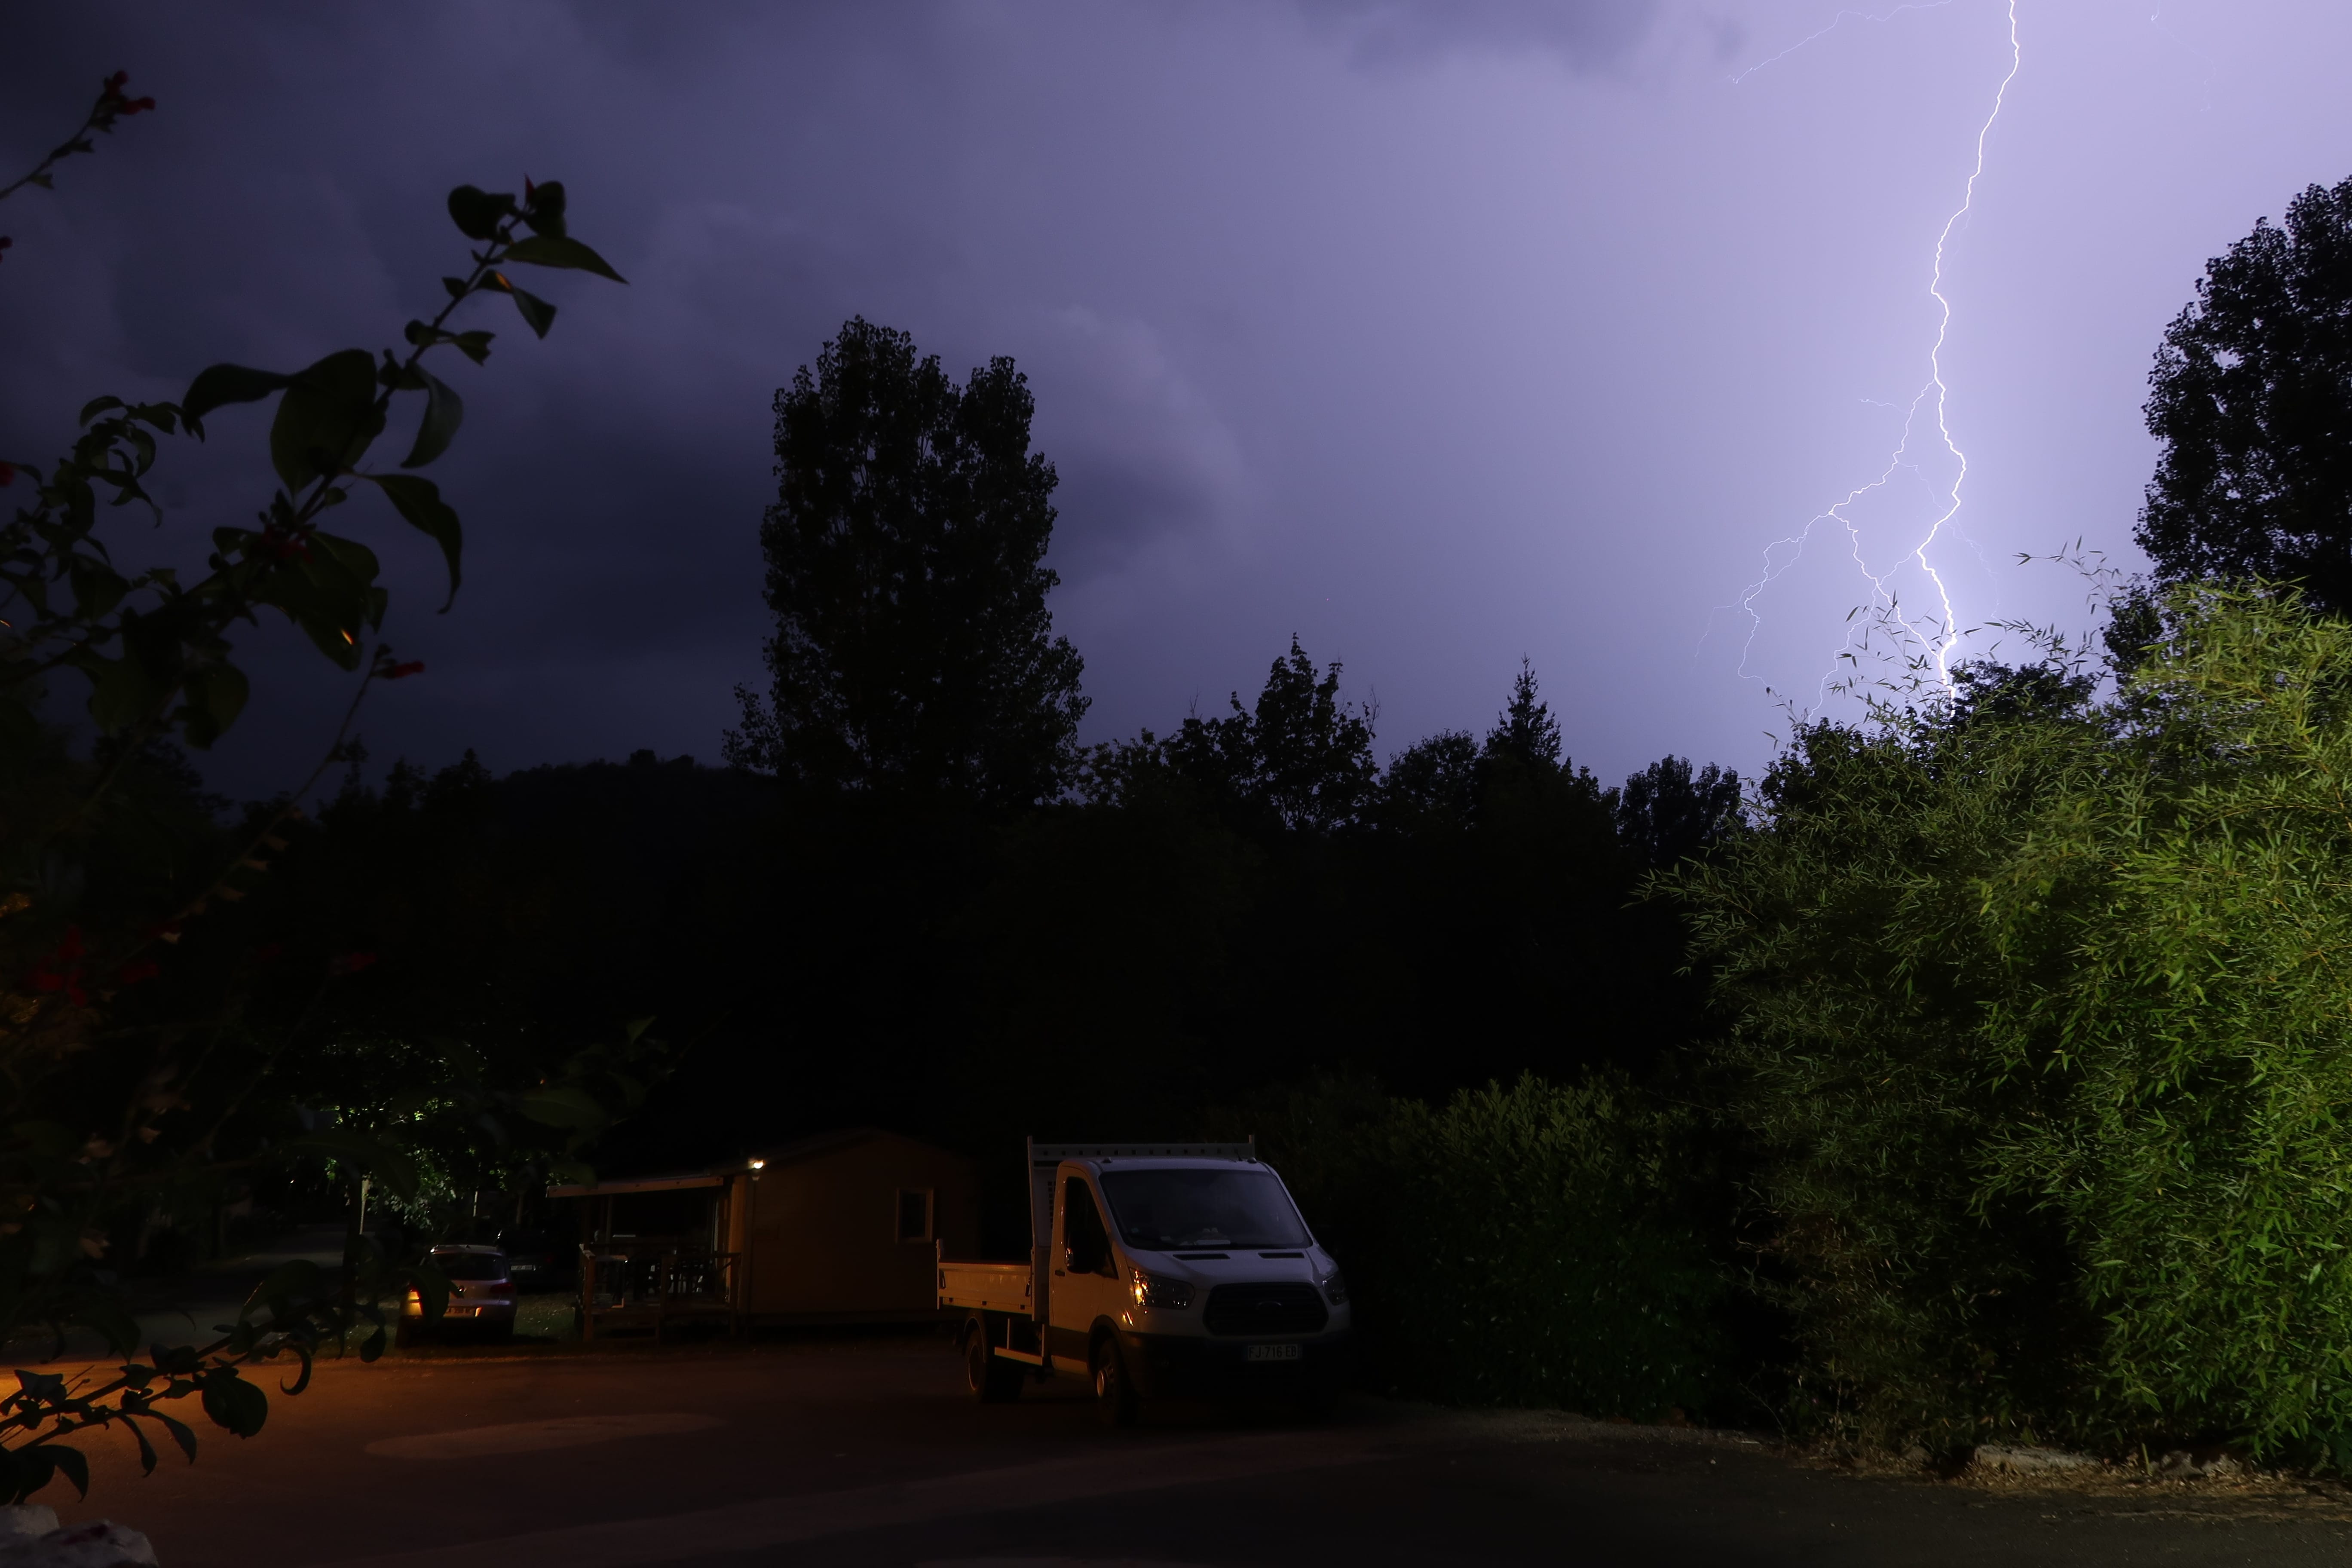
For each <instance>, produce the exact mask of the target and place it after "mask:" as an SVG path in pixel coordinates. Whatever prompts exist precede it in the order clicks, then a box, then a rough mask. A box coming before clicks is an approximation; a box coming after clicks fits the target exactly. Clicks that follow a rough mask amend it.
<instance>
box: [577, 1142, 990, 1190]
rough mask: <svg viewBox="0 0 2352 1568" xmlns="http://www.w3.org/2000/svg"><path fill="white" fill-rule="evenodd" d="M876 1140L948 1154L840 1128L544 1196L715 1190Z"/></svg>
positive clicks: (919, 1143)
mask: <svg viewBox="0 0 2352 1568" xmlns="http://www.w3.org/2000/svg"><path fill="white" fill-rule="evenodd" d="M877 1138H887V1139H889V1140H891V1141H892V1142H898V1143H911V1144H914V1145H915V1146H916V1147H917V1148H921V1149H933V1150H936V1152H940V1153H945V1152H948V1151H946V1150H940V1149H938V1148H937V1145H935V1144H929V1143H925V1142H923V1141H922V1140H921V1139H919V1138H909V1137H908V1136H907V1135H906V1134H905V1133H903V1132H892V1131H888V1130H887V1128H881V1127H841V1128H836V1129H835V1130H834V1131H830V1132H818V1133H814V1134H812V1135H811V1136H809V1137H806V1138H799V1139H795V1140H793V1142H790V1143H779V1144H777V1145H776V1146H774V1147H773V1148H770V1149H761V1150H758V1151H755V1152H753V1153H751V1155H749V1156H747V1157H746V1158H744V1159H740V1160H730V1161H727V1162H726V1163H723V1164H719V1165H712V1166H710V1167H709V1168H708V1169H705V1170H701V1171H683V1172H674V1173H668V1174H666V1175H651V1176H635V1177H629V1178H625V1179H623V1180H619V1181H611V1182H596V1183H593V1184H591V1183H580V1184H565V1185H562V1186H551V1187H550V1188H548V1189H547V1195H548V1196H549V1197H551V1198H585V1197H611V1196H614V1195H617V1194H622V1193H667V1192H677V1191H680V1190H683V1189H687V1188H692V1187H716V1186H719V1185H722V1184H724V1183H725V1182H726V1180H727V1178H728V1177H729V1176H730V1175H731V1174H733V1173H736V1172H738V1171H740V1170H742V1169H744V1168H745V1166H746V1165H748V1164H749V1163H751V1161H753V1160H756V1161H758V1162H760V1163H761V1165H762V1166H763V1167H767V1168H773V1167H775V1166H779V1165H791V1164H797V1163H801V1162H803V1161H806V1160H814V1159H818V1158H820V1157H822V1156H824V1155H826V1154H833V1153H838V1152H841V1151H842V1150H845V1149H854V1148H856V1146H857V1145H859V1144H860V1143H868V1142H873V1141H874V1140H875V1139H877ZM958 1158H961V1156H958Z"/></svg>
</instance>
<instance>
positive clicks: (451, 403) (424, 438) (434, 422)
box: [400, 370, 466, 468]
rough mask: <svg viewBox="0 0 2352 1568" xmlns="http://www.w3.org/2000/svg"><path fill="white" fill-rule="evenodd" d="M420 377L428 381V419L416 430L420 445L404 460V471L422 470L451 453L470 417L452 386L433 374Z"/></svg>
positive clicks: (424, 374) (410, 449) (412, 449)
mask: <svg viewBox="0 0 2352 1568" xmlns="http://www.w3.org/2000/svg"><path fill="white" fill-rule="evenodd" d="M416 374H419V375H421V376H423V377H424V378H425V420H424V423H422V424H420V425H419V426H417V427H416V445H415V446H414V447H410V448H409V449H408V456H407V457H405V458H402V459H401V460H400V466H401V467H402V468H423V467H424V466H425V464H427V463H429V462H431V461H432V460H433V459H434V458H437V457H439V456H440V455H441V454H442V453H444V452H446V451H447V450H448V449H449V439H450V437H453V436H455V435H457V426H458V425H459V424H460V423H461V422H463V421H464V419H465V417H466V405H465V402H464V400H463V399H461V398H459V397H458V395H457V394H456V393H455V392H452V391H450V390H449V384H448V383H446V382H445V381H443V380H442V379H441V378H440V377H439V376H436V375H435V374H432V373H431V372H429V371H425V370H419V371H418V372H417V373H416Z"/></svg>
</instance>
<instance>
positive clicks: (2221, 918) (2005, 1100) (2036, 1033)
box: [1676, 587, 2352, 1464]
mask: <svg viewBox="0 0 2352 1568" xmlns="http://www.w3.org/2000/svg"><path fill="white" fill-rule="evenodd" d="M2063 685H2064V683H2063V682H2059V683H2058V687H2059V688H2063ZM2052 691H2055V693H2056V694H2055V695H2054V696H2051V695H2050V692H2052ZM2045 697H2047V699H2048V700H2032V701H2020V702H2012V703H2009V704H2007V705H2001V704H1993V705H1989V706H1980V707H1976V708H1968V707H1961V708H1956V709H1954V710H1950V711H1948V712H1944V713H1941V714H1936V715H1929V716H1927V717H1925V718H1921V717H1918V716H1912V717H1908V718H1906V719H1903V720H1900V721H1894V722H1890V723H1888V724H1885V725H1883V726H1881V727H1880V728H1879V729H1877V730H1875V731H1872V732H1868V733H1864V732H1858V731H1851V730H1841V729H1832V728H1829V727H1823V728H1821V729H1818V730H1815V731H1811V733H1810V734H1808V735H1807V736H1806V737H1805V738H1804V741H1803V742H1802V743H1801V745H1800V746H1799V747H1798V748H1797V749H1796V750H1795V751H1794V752H1792V753H1791V754H1790V757H1788V758H1787V759H1785V760H1784V762H1783V763H1782V764H1781V765H1780V767H1779V768H1777V769H1776V770H1775V771H1774V773H1773V774H1772V776H1771V777H1770V778H1769V780H1768V781H1767V784H1766V786H1765V792H1764V795H1765V799H1764V804H1765V805H1766V807H1767V809H1768V815H1769V820H1768V824H1767V826H1766V829H1765V830H1764V831H1762V832H1760V833H1759V834H1757V835H1754V836H1752V837H1749V838H1748V839H1747V840H1745V841H1743V842H1741V843H1739V844H1738V845H1735V846H1734V847H1732V848H1731V849H1730V850H1729V851H1728V852H1727V853H1726V854H1725V855H1724V856H1723V857H1722V858H1719V859H1718V860H1717V861H1716V862H1714V863H1712V864H1710V865H1704V866H1699V867H1696V868H1692V869H1689V870H1687V871H1685V872H1684V873H1682V874H1681V875H1680V876H1679V877H1678V878H1677V879H1676V881H1677V885H1678V887H1679V888H1680V889H1681V890H1682V892H1683V893H1684V894H1685V896H1686V897H1687V898H1689V899H1690V900H1691V901H1692V903H1693V906H1694V907H1695V908H1696V910H1697V911H1698V921H1699V936H1700V945H1701V949H1702V951H1703V952H1705V953H1706V955H1708V956H1709V957H1710V958H1711V959H1712V960H1713V961H1714V962H1715V963H1717V965H1718V973H1719V976H1720V984H1721V990H1722V995H1723V999H1724V1000H1725V1001H1726V1002H1727V1003H1728V1004H1730V1005H1732V1006H1733V1007H1734V1008H1735V1009H1736V1011H1737V1015H1738V1024H1737V1026H1736V1028H1735V1030H1734V1032H1733V1036H1732V1040H1731V1043H1730V1045H1729V1046H1728V1047H1727V1053H1726V1055H1727V1061H1728V1064H1729V1066H1730V1067H1731V1068H1733V1069H1734V1070H1735V1072H1736V1074H1737V1079H1736V1081H1737V1084H1738V1088H1737V1089H1736V1090H1735V1092H1734V1094H1733V1096H1732V1097H1731V1100H1730V1105H1729V1109H1730V1110H1731V1112H1732V1114H1733V1116H1734V1117H1735V1119H1736V1120H1737V1121H1738V1122H1739V1123H1740V1124H1742V1125H1743V1126H1744V1127H1745V1128H1747V1129H1748V1131H1749V1133H1750V1135H1751V1136H1752V1137H1753V1139H1754V1140H1755V1142H1756V1145H1757V1152H1758V1156H1759V1165H1758V1177H1757V1182H1756V1186H1755V1197H1756V1200H1757V1204H1758V1206H1759V1210H1760V1211H1761V1213H1762V1215H1764V1216H1765V1217H1766V1219H1767V1220H1768V1222H1769V1227H1770V1242H1769V1247H1770V1250H1771V1252H1772V1254H1773V1255H1774V1257H1775V1258H1776V1260H1777V1263H1778V1265H1779V1267H1780V1268H1782V1269H1783V1270H1785V1277H1786V1286H1785V1291H1784V1294H1785V1299H1786V1300H1787V1303H1788V1305H1789V1306H1790V1310H1791V1311H1792V1313H1793V1315H1794V1318H1795V1321H1796V1322H1797V1324H1798V1333H1799V1342H1800V1346H1801V1359H1802V1375H1801V1380H1800V1381H1801V1396H1800V1399H1799V1401H1798V1412H1799V1414H1801V1415H1811V1416H1814V1417H1816V1418H1818V1419H1819V1420H1820V1421H1821V1422H1822V1426H1824V1427H1826V1428H1828V1429H1830V1430H1834V1431H1839V1432H1842V1433H1843V1434H1845V1435H1849V1436H1856V1437H1859V1438H1863V1439H1864V1440H1877V1441H1892V1440H1895V1439H1896V1438H1903V1437H1912V1436H1916V1437H1924V1438H1927V1439H1929V1440H1931V1441H1939V1442H1941V1443H1944V1444H1947V1445H1949V1444H1955V1443H1958V1442H1962V1441H1973V1440H1975V1439H1976V1438H1978V1437H1979V1436H1984V1435H1987V1434H1988V1433H1989V1432H1990V1431H1996V1430H1998V1431H2020V1430H2021V1431H2026V1432H2033V1433H2040V1434H2046V1435H2050V1436H2063V1437H2066V1438H2069V1439H2073V1440H2078V1441H2092V1442H2105V1443H2109V1444H2114V1445H2116V1446H2125V1445H2129V1444H2132V1443H2136V1442H2142V1441H2159V1440H2166V1439H2172V1438H2179V1437H2185V1436H2206V1437H2213V1438H2222V1439H2227V1440H2231V1441H2235V1442H2239V1443H2242V1444H2243V1445H2244V1446H2245V1447H2248V1448H2249V1449H2250V1450H2252V1451H2253V1452H2255V1453H2258V1454H2263V1455H2273V1454H2282V1453H2285V1454H2299V1455H2301V1456H2302V1457H2305V1458H2322V1457H2327V1456H2332V1457H2334V1458H2335V1459H2336V1462H2337V1463H2339V1464H2341V1463H2343V1462H2345V1460H2346V1459H2347V1458H2352V1454H2347V1453H2346V1452H2345V1450H2346V1449H2347V1447H2352V1205H2347V1201H2346V1199H2347V1194H2352V1141H2347V1139H2346V1137H2345V1135H2344V1129H2343V1126H2342V1125H2341V1119H2342V1116H2343V1113H2344V1108H2346V1107H2347V1105H2352V880H2347V879H2346V877H2345V876H2344V875H2343V872H2342V869H2341V868H2343V867H2344V866H2345V865H2346V864H2347V853H2352V627H2347V626H2345V625H2344V624H2343V623H2341V622H2338V621H2335V620H2331V619H2324V618H2319V617H2315V616H2312V615H2310V614H2308V613H2307V612H2306V611H2305V609H2304V608H2303V607H2302V606H2301V605H2299V604H2298V603H2297V602H2296V601H2295V600H2294V597H2293V596H2292V595H2283V594H2278V593H2273V592H2270V591H2266V590H2262V589H2256V588H2248V589H2220V588H2213V587H2201V588H2190V589H2185V590H2182V591H2180V592H2179V593H2177V594H2176V595H2173V596H2172V597H2171V598H2170V599H2169V600H2168V601H2167V603H2166V605H2164V607H2163V611H2162V615H2161V616H2160V619H2159V622H2158V640H2157V641H2156V642H2155V644H2154V645H2153V646H2152V647H2148V648H2147V649H2146V650H2145V651H2144V652H2143V653H2142V654H2141V655H2140V657H2139V659H2138V662H2137V665H2136V667H2135V668H2133V669H2132V670H2130V671H2129V673H2127V674H2126V676H2125V677H2124V678H2123V680H2122V685H2121V689H2120V691H2119V692H2118V693H2117V695H2116V697H2115V698H2114V699H2113V700H2108V701H2105V702H2100V703H2094V702H2091V701H2089V700H2086V699H2085V698H2084V697H2083V696H2082V694H2081V690H2080V689H2079V688H2075V689H2072V690H2061V689H2057V688H2050V687H2048V686H2047V683H2045Z"/></svg>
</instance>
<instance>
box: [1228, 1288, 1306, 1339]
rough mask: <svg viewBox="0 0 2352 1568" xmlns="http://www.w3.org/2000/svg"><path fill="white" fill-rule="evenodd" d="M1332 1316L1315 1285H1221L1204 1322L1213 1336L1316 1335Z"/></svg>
mask: <svg viewBox="0 0 2352 1568" xmlns="http://www.w3.org/2000/svg"><path fill="white" fill-rule="evenodd" d="M1330 1316H1331V1315H1330V1314H1329V1313H1328V1312H1327V1311H1325V1310H1323V1296H1322V1293H1321V1292H1320V1291H1318V1290H1317V1289H1315V1287H1314V1286H1312V1285H1301V1284H1297V1283H1296V1282H1286V1283H1283V1284H1277V1285H1220V1286H1218V1287H1217V1288H1216V1289H1213V1290H1212V1291H1210V1292H1209V1304H1208V1305H1207V1306H1206V1307H1204V1308H1203V1309H1202V1311H1201V1321H1202V1323H1204V1324H1206V1325H1207V1327H1208V1330H1209V1331H1210V1332H1211V1333H1213V1334H1313V1333H1319V1332H1321V1331H1322V1329H1323V1325H1324V1324H1325V1323H1326V1322H1328V1321H1330Z"/></svg>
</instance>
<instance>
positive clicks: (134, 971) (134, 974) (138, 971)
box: [114, 958, 163, 985]
mask: <svg viewBox="0 0 2352 1568" xmlns="http://www.w3.org/2000/svg"><path fill="white" fill-rule="evenodd" d="M161 973H163V966H162V965H161V964H159V963H156V962H155V961H154V960H153V959H152V958H134V959H132V960H131V962H130V963H126V964H124V965H123V966H122V968H121V972H120V973H117V974H116V975H115V977H114V978H115V981H116V983H117V984H122V985H136V984H139V983H140V982H141V981H142V980H152V979H154V978H155V976H157V975H159V974H161Z"/></svg>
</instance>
